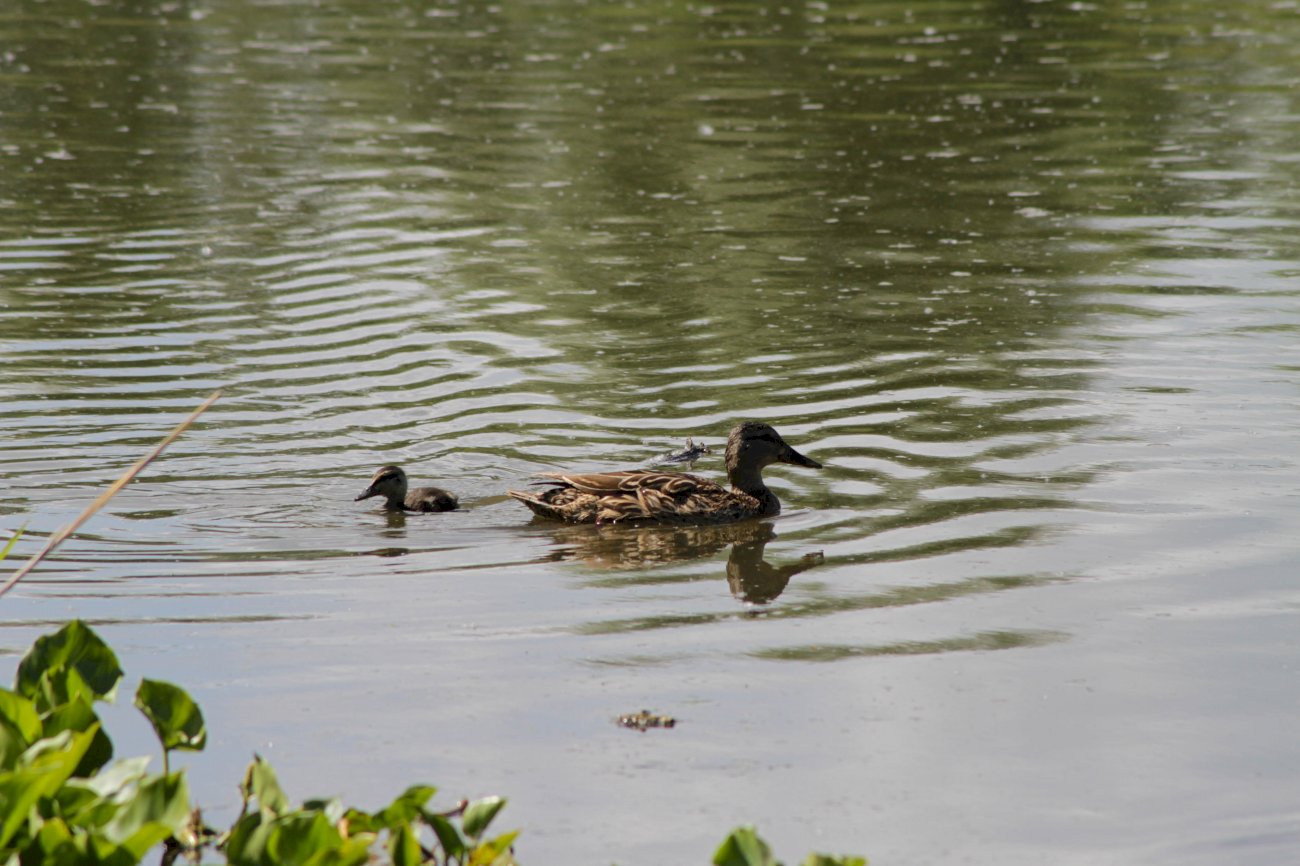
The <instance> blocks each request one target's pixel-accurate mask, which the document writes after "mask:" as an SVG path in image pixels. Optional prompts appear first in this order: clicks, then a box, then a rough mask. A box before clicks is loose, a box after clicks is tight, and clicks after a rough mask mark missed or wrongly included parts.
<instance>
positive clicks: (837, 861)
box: [802, 854, 867, 866]
mask: <svg viewBox="0 0 1300 866" xmlns="http://www.w3.org/2000/svg"><path fill="white" fill-rule="evenodd" d="M802 866H867V858H865V857H848V856H845V857H832V856H831V855H830V854H809V855H808V856H807V857H805V858H804V861H803V864H802Z"/></svg>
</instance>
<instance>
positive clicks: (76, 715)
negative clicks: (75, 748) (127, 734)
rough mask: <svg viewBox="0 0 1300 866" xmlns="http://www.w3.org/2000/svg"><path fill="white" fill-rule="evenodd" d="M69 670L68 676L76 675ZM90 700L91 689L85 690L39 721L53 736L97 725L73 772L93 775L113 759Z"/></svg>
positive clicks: (110, 742) (46, 731)
mask: <svg viewBox="0 0 1300 866" xmlns="http://www.w3.org/2000/svg"><path fill="white" fill-rule="evenodd" d="M71 673H72V677H70V679H73V678H76V674H75V672H71ZM91 700H93V697H92V696H91V694H90V692H89V691H85V692H82V693H81V694H77V695H75V696H74V697H72V698H71V699H70V700H69V701H67V703H63V704H60V705H58V706H56V707H54V708H53V709H51V710H49V711H48V712H46V713H44V714H43V715H42V716H41V724H42V726H43V727H44V729H45V731H44V733H45V736H47V737H52V736H54V735H55V734H58V733H61V732H63V731H71V732H72V733H74V734H76V733H80V732H82V731H88V730H90V729H91V727H95V728H97V729H98V730H97V733H96V734H95V737H94V739H93V740H92V741H91V744H90V748H89V749H87V750H86V755H85V757H83V758H82V760H81V763H80V764H78V765H77V769H76V771H75V773H74V775H77V776H83V777H89V776H93V775H94V774H95V772H96V771H97V770H99V768H100V767H103V766H104V765H105V764H107V763H108V762H109V761H111V760H112V759H113V741H112V740H110V739H109V737H108V734H106V733H105V732H104V730H103V728H102V727H101V726H100V723H99V716H97V715H95V710H94V708H93V707H91V705H90V702H91Z"/></svg>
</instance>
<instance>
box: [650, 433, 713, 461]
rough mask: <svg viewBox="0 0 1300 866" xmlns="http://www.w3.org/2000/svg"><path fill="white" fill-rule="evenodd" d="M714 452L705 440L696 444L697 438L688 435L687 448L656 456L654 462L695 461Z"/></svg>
mask: <svg viewBox="0 0 1300 866" xmlns="http://www.w3.org/2000/svg"><path fill="white" fill-rule="evenodd" d="M712 453H713V452H712V451H710V450H709V446H708V445H705V444H704V443H703V442H701V443H700V444H699V445H696V444H695V440H694V439H691V438H689V437H688V438H687V440H686V447H685V448H682V449H680V450H678V451H669V452H668V453H667V454H662V455H660V456H659V457H656V458H655V461H654V462H655V463H658V464H663V463H694V462H695V461H696V460H699V459H700V458H701V457H703V456H704V455H705V454H712Z"/></svg>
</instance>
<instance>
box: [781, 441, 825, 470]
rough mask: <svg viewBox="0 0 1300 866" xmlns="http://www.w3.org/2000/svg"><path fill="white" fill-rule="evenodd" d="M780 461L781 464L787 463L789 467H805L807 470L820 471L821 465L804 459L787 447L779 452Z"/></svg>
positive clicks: (806, 458)
mask: <svg viewBox="0 0 1300 866" xmlns="http://www.w3.org/2000/svg"><path fill="white" fill-rule="evenodd" d="M780 460H781V462H782V463H789V464H790V465H791V466H806V467H808V468H809V469H821V468H822V465H821V464H820V463H818V462H817V461H816V460H814V459H812V458H811V457H805V456H804V455H802V454H800V453H799V452H798V451H796V450H794V449H793V448H791V447H790V446H789V445H787V446H786V447H785V450H784V451H782V452H781V457H780Z"/></svg>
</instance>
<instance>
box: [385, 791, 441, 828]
mask: <svg viewBox="0 0 1300 866" xmlns="http://www.w3.org/2000/svg"><path fill="white" fill-rule="evenodd" d="M437 792H438V789H437V788H435V787H433V786H432V785H412V786H411V787H409V788H407V789H406V790H405V791H403V792H402V793H401V794H398V795H397V798H396V799H395V800H393V802H391V803H389V804H388V805H387V806H385V807H384V808H383V809H380V810H379V811H378V812H376V813H375V814H374V816H373V818H374V821H375V823H376V825H377V827H387V828H389V829H392V828H394V827H396V826H398V825H400V824H402V823H404V822H410V821H414V820H415V819H416V818H420V817H423V816H424V804H425V803H427V802H429V798H430V797H432V796H433V795H434V794H436V793H437Z"/></svg>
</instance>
